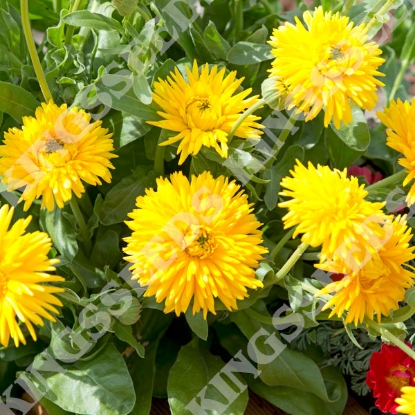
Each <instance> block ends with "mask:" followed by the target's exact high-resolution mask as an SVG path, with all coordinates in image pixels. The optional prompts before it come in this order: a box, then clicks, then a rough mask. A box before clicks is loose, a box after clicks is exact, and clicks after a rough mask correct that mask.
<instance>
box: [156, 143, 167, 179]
mask: <svg viewBox="0 0 415 415" xmlns="http://www.w3.org/2000/svg"><path fill="white" fill-rule="evenodd" d="M165 152H166V147H164V146H159V145H157V148H156V156H155V158H154V171H155V172H156V175H157V177H159V176H163V175H164V153H165Z"/></svg>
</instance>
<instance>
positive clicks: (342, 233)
mask: <svg viewBox="0 0 415 415" xmlns="http://www.w3.org/2000/svg"><path fill="white" fill-rule="evenodd" d="M291 174H292V176H293V177H285V178H284V179H283V180H282V181H281V186H282V187H284V188H285V189H286V190H284V191H282V192H281V193H280V195H282V196H286V197H289V198H291V199H290V200H287V201H285V202H282V203H280V204H279V206H280V207H285V208H288V210H289V212H288V213H287V214H286V215H285V216H284V217H283V221H284V226H285V228H286V229H287V228H291V227H292V226H296V225H298V226H297V228H296V230H295V232H294V235H293V237H294V238H295V237H296V236H297V235H298V234H303V235H302V237H301V240H302V241H303V242H304V243H306V244H309V245H311V246H312V247H317V246H320V245H322V248H321V254H322V255H321V259H322V261H323V260H325V259H326V258H330V259H332V258H334V257H340V258H343V260H347V261H348V262H349V263H350V264H351V263H353V262H354V261H357V262H359V261H361V260H363V258H364V257H365V255H366V250H367V249H369V250H370V249H371V247H370V241H371V240H373V239H374V238H379V237H382V235H383V229H382V227H381V225H380V222H382V220H383V217H384V215H383V213H382V210H381V209H382V207H383V206H384V204H385V203H371V202H368V201H366V200H364V198H365V197H366V195H367V191H366V190H364V186H363V185H361V186H359V183H358V179H357V178H354V177H353V178H348V177H347V170H346V169H345V170H343V171H339V170H337V169H334V170H331V169H330V168H329V167H328V166H320V165H318V166H317V168H315V167H314V166H313V165H312V164H311V163H309V164H308V168H306V167H305V166H303V165H302V164H301V163H300V162H299V161H297V165H296V166H295V167H294V171H291Z"/></svg>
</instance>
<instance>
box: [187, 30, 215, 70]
mask: <svg viewBox="0 0 415 415" xmlns="http://www.w3.org/2000/svg"><path fill="white" fill-rule="evenodd" d="M190 36H191V38H192V41H193V43H194V45H195V46H196V49H195V50H196V54H197V57H198V58H199V60H200V61H202V62H212V61H213V60H214V57H213V56H212V54H211V53H210V50H209V48H208V47H207V46H206V43H205V41H204V39H203V37H202V35H201V34H200V33H199V32H198V31H197V30H196V29H195V28H194V26H193V25H190Z"/></svg>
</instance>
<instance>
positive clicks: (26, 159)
mask: <svg viewBox="0 0 415 415" xmlns="http://www.w3.org/2000/svg"><path fill="white" fill-rule="evenodd" d="M90 121H91V115H89V114H87V113H85V112H84V111H83V110H78V109H77V108H71V109H68V108H67V106H66V104H64V105H62V106H60V107H58V106H57V105H56V104H54V103H53V102H49V103H48V104H42V106H41V107H38V108H37V109H36V114H35V117H23V127H22V128H21V129H19V128H11V129H9V131H8V132H6V133H5V134H4V137H5V140H4V145H2V146H0V175H4V178H3V183H6V184H8V189H9V190H16V189H20V188H22V187H23V188H24V190H23V193H22V195H21V198H20V200H24V201H25V204H24V210H27V209H29V207H30V206H31V204H32V203H33V201H34V199H38V198H40V197H42V208H44V207H46V208H47V209H48V210H49V211H52V210H53V208H54V206H55V203H56V204H57V205H58V206H59V207H60V208H63V206H64V203H65V202H67V201H68V200H70V199H71V198H72V192H74V193H75V194H76V196H78V197H81V195H82V193H83V192H85V187H84V185H83V183H82V181H84V182H86V183H88V184H91V185H94V186H95V185H97V184H99V185H100V184H101V180H100V178H102V179H103V180H105V181H106V182H108V183H109V182H110V181H111V173H110V171H109V169H112V168H114V167H113V165H112V164H111V162H110V159H111V158H114V157H117V156H116V155H114V154H112V153H111V151H113V150H114V147H113V141H112V140H111V135H112V134H108V130H107V129H104V128H102V127H101V123H102V122H101V121H95V122H92V123H91V122H90Z"/></svg>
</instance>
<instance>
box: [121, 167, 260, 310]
mask: <svg viewBox="0 0 415 415" xmlns="http://www.w3.org/2000/svg"><path fill="white" fill-rule="evenodd" d="M137 207H138V209H135V210H134V211H133V212H132V213H130V214H129V217H130V218H131V219H132V221H129V222H126V223H127V225H128V226H129V227H130V228H131V229H132V231H133V233H132V235H131V236H130V237H128V238H125V241H126V242H128V245H127V247H126V248H125V249H124V251H125V252H126V253H127V255H128V256H127V257H126V260H127V261H129V262H132V263H133V266H132V267H131V268H130V269H131V271H132V272H133V278H134V279H138V281H139V283H140V284H141V285H142V286H148V288H147V291H146V293H145V296H147V297H149V296H153V295H155V296H156V301H157V302H159V303H160V302H162V301H163V300H165V309H164V311H165V312H166V313H168V312H171V311H175V312H176V314H177V315H179V314H180V313H181V312H186V310H187V309H188V307H189V305H190V303H191V301H192V299H193V313H196V312H198V311H199V310H203V314H204V317H205V318H206V315H207V312H208V311H211V312H212V313H214V314H215V308H214V298H215V297H218V298H219V299H220V300H221V301H222V302H223V304H224V305H225V306H226V307H227V308H228V309H229V310H231V309H232V308H234V309H236V308H237V304H236V300H242V299H243V298H244V297H247V296H248V293H247V288H253V289H256V288H257V287H262V286H263V284H262V283H261V281H259V280H257V279H256V278H255V269H256V268H257V267H258V261H260V260H261V259H262V256H261V255H262V254H264V253H266V252H267V249H266V248H264V247H263V246H261V243H262V232H261V231H260V230H259V229H258V228H259V226H260V223H259V222H258V221H256V219H255V216H254V214H253V213H252V210H253V208H252V205H250V204H249V203H248V197H247V195H246V194H244V192H243V190H241V188H240V186H239V185H237V184H236V183H235V181H232V182H229V181H228V179H227V178H225V177H224V176H220V177H218V178H217V179H214V178H213V177H212V175H211V174H210V173H209V172H204V173H202V174H200V175H199V176H192V179H191V181H190V182H189V180H188V179H187V178H186V177H185V176H184V175H183V174H182V173H181V172H179V173H173V174H172V175H171V176H170V180H169V179H163V178H160V179H158V180H157V191H154V190H152V189H150V190H147V191H146V195H145V196H140V197H138V198H137Z"/></svg>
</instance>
